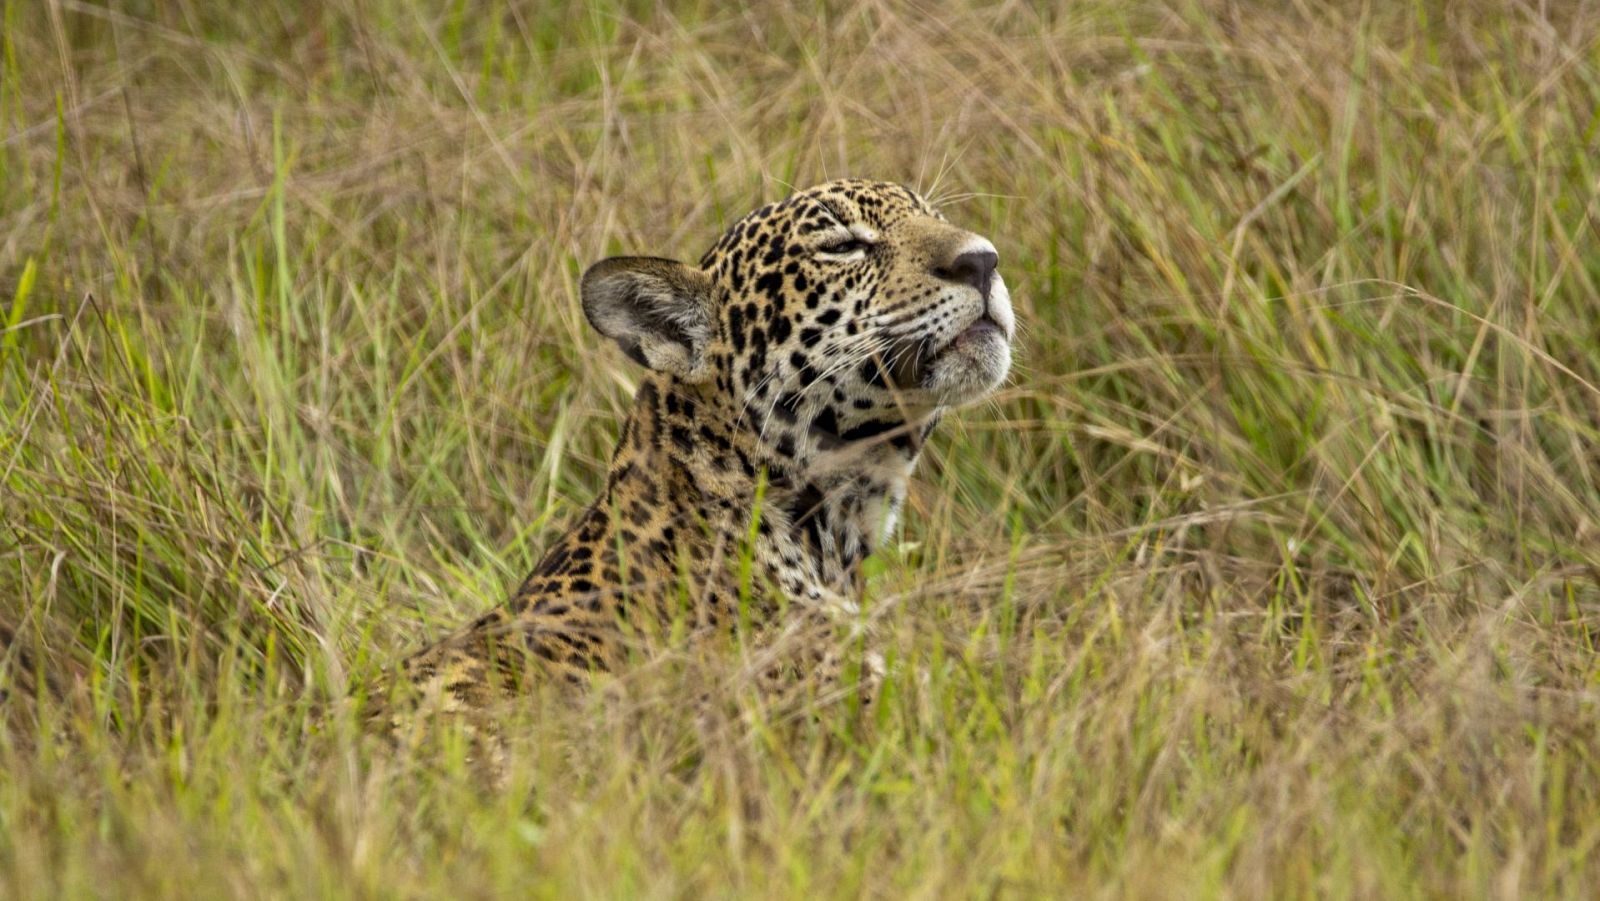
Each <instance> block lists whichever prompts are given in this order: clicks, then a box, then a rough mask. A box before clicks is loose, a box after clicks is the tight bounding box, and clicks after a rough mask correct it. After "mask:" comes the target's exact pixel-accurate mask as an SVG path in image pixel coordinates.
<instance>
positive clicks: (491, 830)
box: [0, 0, 1600, 897]
mask: <svg viewBox="0 0 1600 901" xmlns="http://www.w3.org/2000/svg"><path fill="white" fill-rule="evenodd" d="M436 6H439V7H443V9H439V8H436ZM4 23H5V27H4V36H3V39H0V44H3V47H0V49H3V51H4V59H3V61H0V62H3V70H0V122H3V129H4V137H3V140H0V224H3V227H0V638H3V639H4V649H3V650H0V688H3V689H4V691H5V695H6V696H5V700H4V701H3V702H0V703H3V704H4V711H3V714H4V715H3V717H0V719H3V721H4V724H5V725H4V729H3V730H0V894H6V895H11V896H17V897H25V896H42V895H56V894H60V895H69V896H80V895H118V896H122V895H126V896H167V895H188V896H211V895H215V894H217V893H224V894H229V895H241V896H279V895H282V896H305V895H313V894H316V895H339V896H342V895H358V896H367V895H370V896H385V897H387V896H391V895H428V894H439V895H459V896H486V895H505V894H524V893H533V894H538V895H548V896H557V895H559V896H567V895H570V894H572V893H580V894H584V895H592V896H605V897H615V896H632V895H648V896H682V895H694V896H697V895H701V894H715V895H740V896H764V895H768V894H773V895H784V896H811V895H813V894H819V893H820V894H826V895H858V894H873V895H890V896H898V895H903V894H910V895H919V896H937V897H945V896H952V895H954V896H961V895H979V894H982V895H993V894H1004V895H1032V894H1059V893H1061V892H1062V890H1063V889H1070V890H1071V891H1072V892H1073V893H1075V894H1076V893H1084V894H1090V893H1092V894H1106V895H1133V896H1157V897H1159V896H1180V897H1193V896H1246V897H1281V896H1301V895H1317V896H1345V897H1348V896H1354V897H1374V896H1382V897H1388V896H1404V895H1446V896H1457V895H1462V894H1467V895H1480V896H1519V895H1535V896H1572V897H1587V896H1590V895H1592V893H1593V891H1594V887H1595V885H1596V884H1597V883H1600V866H1597V865H1596V863H1595V861H1596V860H1600V663H1597V654H1596V644H1597V642H1600V291H1597V284H1596V283H1597V279H1600V247H1597V244H1596V240H1595V236H1594V222H1593V219H1594V216H1595V212H1596V209H1595V208H1596V199H1597V193H1596V192H1597V185H1600V171H1597V168H1596V166H1595V163H1594V161H1595V160H1596V159H1600V155H1597V154H1596V144H1597V140H1600V138H1597V132H1600V120H1597V119H1596V114H1595V111H1596V110H1597V109H1600V67H1597V64H1600V53H1597V46H1600V9H1596V8H1594V7H1593V6H1592V5H1591V4H1585V3H1571V4H1557V3H1551V4H1534V3H1520V2H1506V3H1497V2H1490V0H1469V2H1464V3H1450V4H1445V3H1431V2H1423V0H1419V2H1416V3H1410V4H1358V3H1330V4H1323V3H1309V2H1308V3H1268V2H1259V3H1245V2H1209V0H1192V2H1191V0H1169V2H1144V0H1138V2H1110V0H1103V2H1079V3H1073V4H1062V5H1061V8H1060V9H1055V8H1054V7H1048V8H1047V7H1046V6H1045V5H1042V4H1041V5H1039V6H1038V7H1037V8H1036V7H1035V6H1033V5H1028V4H1021V3H1013V2H1007V3H999V4H994V5H978V4H970V3H963V2H955V3H937V4H935V3H923V4H918V3H912V2H900V0H861V2H842V3H827V2H824V3H815V4H808V5H806V6H805V7H804V8H798V7H793V6H791V5H788V4H778V3H762V4H757V5H754V6H751V7H746V8H742V9H741V8H735V7H730V6H728V5H726V4H720V3H709V2H706V3H683V4H671V5H666V4H649V3H613V2H598V0H597V2H590V3H586V4H584V5H582V6H573V7H562V6H560V5H557V4H531V3H529V4H508V3H502V2H495V0H462V2H457V3H451V4H439V5H435V4H422V3H414V2H410V0H370V2H368V0H328V2H325V3H318V4H307V5H306V7H305V8H304V9H302V8H301V7H300V6H299V5H297V4H274V3H263V4H222V3H206V2H198V0H173V2H155V0H144V2H140V0H119V2H110V3H106V4H100V3H90V2H84V0H43V2H39V0H6V2H5V4H4ZM843 174H853V175H867V176H874V177H880V178H889V179H896V180H901V181H905V182H907V183H910V184H913V185H915V186H917V187H919V188H921V189H922V190H924V191H925V192H928V193H930V194H931V195H933V196H935V197H938V198H941V199H942V200H943V201H944V202H945V205H946V209H947V210H948V212H949V213H950V215H951V216H952V218H954V219H956V220H957V221H959V222H962V223H964V224H967V225H969V226H970V227H973V228H975V229H978V230H981V231H983V232H984V233H986V234H988V235H990V236H991V237H992V238H993V239H994V240H995V243H996V244H997V245H998V246H999V247H1000V250H1001V255H1002V265H1003V266H1004V267H1005V272H1006V277H1007V282H1008V284H1010V285H1012V286H1013V294H1014V297H1015V299H1016V302H1017V304H1018V314H1019V318H1020V320H1021V322H1022V323H1023V328H1024V331H1023V335H1022V342H1023V347H1022V352H1021V357H1020V363H1019V366H1018V368H1017V371H1016V374H1015V376H1014V377H1013V379H1012V380H1011V382H1010V384H1009V385H1008V387H1007V388H1006V390H1005V391H1004V392H1003V393H1002V394H1001V395H1000V396H999V397H998V398H997V399H996V400H995V402H994V403H991V404H985V405H983V406H980V407H978V408H975V409H972V410H968V411H965V412H964V413H962V414H960V415H959V416H957V417H955V418H954V419H953V420H952V421H950V423H949V424H948V425H947V426H946V427H944V428H943V429H942V431H941V433H940V434H939V436H938V437H937V438H936V440H935V441H934V443H933V445H932V447H931V448H930V452H929V454H928V456H927V458H926V459H925V463H924V466H923V468H922V471H921V479H920V480H919V483H918V485H917V487H916V489H915V494H914V497H913V498H912V505H911V509H910V511H909V513H908V516H907V520H908V522H907V524H906V526H905V530H904V535H903V536H902V539H903V540H902V542H901V543H900V544H899V545H898V547H897V548H896V549H895V552H894V553H891V554H885V555H882V556H881V557H880V558H878V559H875V560H874V561H872V569H873V573H874V575H873V579H872V584H871V590H870V602H871V603H870V615H872V616H875V617H877V618H878V619H879V620H880V622H881V624H882V626H883V634H884V641H885V647H886V649H887V650H888V651H889V653H890V654H891V656H892V657H893V658H894V659H896V660H897V661H898V662H899V663H900V664H901V666H900V667H899V669H898V670H897V673H898V675H896V676H895V677H893V678H891V680H890V682H889V684H888V685H887V686H886V688H885V692H884V695H883V696H882V697H880V698H879V701H878V703H877V704H875V705H873V707H872V708H871V709H870V710H867V711H863V710H861V709H860V708H859V706H858V705H857V704H856V703H855V699H854V698H853V697H843V698H829V697H818V698H813V699H811V700H810V701H808V702H807V703H805V704H788V705H781V704H780V705H774V704H771V703H769V702H768V701H766V700H764V699H763V698H761V697H758V696H755V695H754V694H752V693H751V692H749V691H748V690H747V689H745V688H744V687H743V685H744V683H743V682H742V681H741V674H742V673H743V672H745V669H746V667H747V666H748V665H749V661H748V660H746V659H744V657H742V656H741V654H740V653H738V652H736V651H728V652H726V653H722V654H710V653H701V654H688V653H683V654H673V655H668V656H667V657H665V658H663V659H662V660H660V661H658V662H656V663H654V664H651V665H648V666H644V667H641V668H640V669H639V670H638V671H637V672H632V673H629V674H627V675H624V676H622V677H620V678H618V679H617V680H615V684H614V685H613V689H614V690H610V691H607V692H604V693H597V694H596V695H595V696H594V697H590V698H585V699H580V700H575V701H574V700H569V699H562V698H559V697H554V696H552V697H535V698H532V699H530V701H529V703H528V704H527V705H526V708H525V709H519V710H518V711H515V712H514V714H512V716H514V718H515V720H516V722H517V723H519V724H523V725H525V726H526V728H525V729H521V730H520V734H521V736H522V737H521V739H519V742H520V744H519V751H520V753H519V756H518V763H517V766H516V768H515V772H513V773H512V777H511V785H510V787H509V788H508V789H506V790H505V791H502V792H496V793H485V792H483V791H482V790H481V788H480V786H479V785H478V783H477V782H475V781H474V779H473V778H472V776H471V774H470V772H469V770H468V769H467V768H466V767H463V766H462V765H461V762H460V751H461V748H460V745H459V743H452V742H451V741H449V740H448V738H449V737H448V736H447V740H446V742H445V745H446V747H445V748H443V749H441V750H439V751H438V753H436V754H433V755H429V756H427V757H417V758H408V757H402V758H393V757H389V756H386V755H382V754H374V753H372V751H371V749H369V748H366V747H364V746H363V745H362V744H361V743H360V742H359V741H357V740H356V735H355V730H354V728H353V726H352V725H351V723H349V722H348V721H347V720H348V717H345V716H343V715H342V713H341V711H345V710H347V709H348V705H347V704H345V701H346V700H347V699H348V697H349V692H350V690H351V687H352V686H354V687H356V688H358V689H359V686H361V685H362V684H364V682H365V680H367V679H369V678H371V677H372V676H373V675H374V674H375V673H376V672H377V671H378V670H379V669H380V668H381V667H383V666H384V665H386V664H387V663H389V662H391V661H393V660H394V659H395V658H396V657H397V656H399V655H400V654H402V653H404V652H405V651H406V650H407V649H409V648H413V647H416V646H418V645H419V644H420V643H421V642H422V641H424V640H425V639H426V638H427V637H428V636H430V635H433V634H437V633H438V632H439V631H440V630H442V629H443V628H445V627H447V626H449V625H451V624H454V623H456V622H459V621H460V620H462V619H463V618H464V617H466V616H468V615H469V614H470V613H472V612H474V611H477V610H479V609H481V608H483V607H485V606H487V605H488V604H490V603H493V602H496V601H497V600H499V599H500V598H501V597H502V596H503V594H504V592H505V591H506V590H507V589H508V588H509V587H510V586H511V585H512V584H514V582H515V581H516V580H517V579H518V577H519V576H521V575H522V574H523V572H524V571H525V570H526V569H527V568H528V567H529V566H530V565H531V563H532V561H533V559H534V558H535V557H536V556H537V554H538V551H539V549H540V548H541V547H542V546H543V544H544V543H545V542H546V541H547V540H548V539H549V538H550V537H551V536H553V535H555V534H557V533H558V532H559V531H560V530H561V529H562V528H563V527H564V525H565V524H566V523H567V522H568V521H569V519H570V516H571V514H572V513H573V512H574V511H575V510H576V509H577V508H578V507H579V506H581V505H582V504H583V503H585V502H586V501H587V499H588V498H589V497H590V496H591V495H592V493H593V492H594V491H595V489H596V487H597V485H598V483H599V480H600V478H601V475H602V473H603V466H604V461H605V459H606V457H607V455H608V453H609V448H610V443H611V441H612V440H613V438H614V435H615V432H616V429H617V426H618V423H619V421H620V418H621V416H622V413H623V411H624V410H625V409H626V405H627V403H628V397H629V393H630V391H631V388H632V386H633V384H634V381H635V379H636V378H637V376H636V373H635V372H634V371H633V370H631V369H630V367H629V365H628V364H627V363H626V361H625V360H623V359H622V358H621V357H620V356H619V355H616V354H613V353H611V352H610V351H603V350H601V344H600V341H599V340H598V339H597V337H596V336H594V335H593V334H591V333H590V332H589V331H587V329H586V327H585V326H584V325H583V324H582V319H581V316H580V315H579V313H578V310H577V305H576V303H575V281H576V276H577V274H578V273H579V272H581V271H582V268H583V267H584V266H585V265H586V264H588V263H590V262H593V261H594V260H596V259H598V258H600V257H602V256H605V255H608V254H612V253H625V252H632V253H655V254H663V255H676V256H679V257H685V258H692V257H694V256H696V255H697V254H698V253H699V252H700V251H701V250H702V249H703V248H704V247H705V246H707V245H708V243H709V242H710V241H711V239H712V238H713V237H714V236H715V235H716V234H717V233H719V232H720V230H721V229H722V228H723V227H724V226H726V225H727V224H729V223H730V222H731V221H732V220H733V219H734V218H735V217H737V216H738V215H739V214H741V213H742V212H744V211H745V210H747V209H748V208H750V207H752V206H754V205H755V204H757V203H758V202H760V201H763V200H768V199H773V198H776V197H779V196H782V195H783V194H785V193H786V192H787V190H788V189H789V186H791V185H804V184H809V183H811V182H815V181H819V180H822V179H824V178H826V177H831V176H836V175H843ZM707 686H710V687H711V688H710V692H711V699H710V703H709V704H702V703H700V702H699V700H698V699H699V698H700V696H701V695H702V694H704V693H705V691H706V687H707ZM691 701H692V703H691ZM687 709H693V710H695V713H694V714H693V715H688V714H686V713H685V710H687ZM330 711H331V714H330ZM324 717H328V718H327V719H325V720H324V719H323V718H324ZM318 723H321V724H322V725H321V726H320V727H318V726H317V725H316V724H318Z"/></svg>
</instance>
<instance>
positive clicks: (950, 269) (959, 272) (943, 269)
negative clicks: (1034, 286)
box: [933, 242, 1000, 299]
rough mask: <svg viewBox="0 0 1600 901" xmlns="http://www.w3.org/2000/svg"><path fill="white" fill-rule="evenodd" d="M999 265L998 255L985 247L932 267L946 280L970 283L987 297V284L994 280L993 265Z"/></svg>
mask: <svg viewBox="0 0 1600 901" xmlns="http://www.w3.org/2000/svg"><path fill="white" fill-rule="evenodd" d="M985 243H987V242H985ZM999 265H1000V255H999V254H998V253H995V252H994V250H993V249H991V248H987V247H986V248H983V249H981V250H968V251H966V252H964V253H961V254H958V255H957V256H956V258H955V259H953V260H951V261H949V262H948V263H946V264H944V265H943V266H935V267H933V274H934V275H937V276H938V277H940V278H942V279H945V280H946V281H952V282H958V283H960V284H963V285H971V286H972V287H974V288H976V289H978V293H979V294H982V295H983V296H984V298H985V299H987V298H988V296H989V285H990V284H992V283H993V282H994V270H995V267H996V266H999Z"/></svg>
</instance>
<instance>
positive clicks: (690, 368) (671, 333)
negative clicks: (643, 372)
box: [579, 257, 713, 382]
mask: <svg viewBox="0 0 1600 901" xmlns="http://www.w3.org/2000/svg"><path fill="white" fill-rule="evenodd" d="M579 293H580V294H581V295H582V298H583V314H584V315H585V316H587V317H588V319H589V324H590V325H592V326H594V327H595V329H596V330H597V331H598V332H600V334H602V335H605V336H606V337H608V338H610V339H611V340H613V341H615V342H617V345H618V346H619V347H621V348H622V350H623V352H624V353H626V354H627V355H628V356H630V357H632V358H633V359H635V360H637V361H638V362H640V363H642V364H644V365H645V366H648V367H650V368H651V369H654V370H655V371H657V372H665V373H670V374H672V375H676V376H678V377H679V378H682V379H685V380H687V381H690V382H698V381H701V380H703V379H705V378H706V377H707V375H708V374H709V373H708V372H707V368H706V365H705V350H706V345H707V344H708V343H709V342H710V341H711V332H712V321H713V313H712V308H711V277H710V276H709V275H706V274H705V273H704V272H702V271H701V270H699V269H697V268H695V267H693V266H686V265H684V264H683V263H680V262H678V261H676V260H663V259H660V258H658V257H612V258H611V259H609V260H602V261H600V262H598V263H596V264H594V265H593V266H590V267H589V271H587V272H585V273H584V274H583V282H582V284H581V286H580V287H579Z"/></svg>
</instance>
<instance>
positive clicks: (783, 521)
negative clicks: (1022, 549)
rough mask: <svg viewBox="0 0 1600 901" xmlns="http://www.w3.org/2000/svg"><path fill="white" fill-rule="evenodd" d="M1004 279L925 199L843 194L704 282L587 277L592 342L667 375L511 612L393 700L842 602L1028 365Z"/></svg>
mask: <svg viewBox="0 0 1600 901" xmlns="http://www.w3.org/2000/svg"><path fill="white" fill-rule="evenodd" d="M997 263H998V257H997V255H996V253H995V250H994V248H993V246H992V245H991V244H990V243H989V242H988V241H987V240H985V239H983V238H981V237H979V236H977V235H974V234H972V233H970V232H967V231H963V230H962V229H960V228H957V227H955V226H953V225H951V224H950V223H949V222H948V221H946V219H945V218H944V217H943V216H942V215H940V213H939V212H938V211H937V210H935V209H934V208H933V207H932V206H930V205H929V204H928V203H927V202H926V201H925V200H923V199H922V198H921V197H919V196H918V195H917V194H915V193H914V192H912V191H910V190H908V189H907V188H904V187H902V186H900V185H896V184H889V183H883V182H870V181H855V180H849V181H834V182H829V183H827V184H823V185H820V186H817V187H814V188H811V189H809V190H806V191H801V192H799V193H796V194H794V195H793V196H791V197H789V198H788V199H786V200H783V201H781V202H779V203H774V204H771V205H768V206H765V207H762V208H761V209H758V210H756V211H755V212H753V213H750V214H749V215H747V216H745V217H744V218H742V219H740V220H739V221H738V222H737V223H735V224H734V226H733V227H732V228H730V229H729V230H728V231H727V232H726V233H725V234H724V235H723V236H722V237H721V238H720V239H719V240H718V241H717V242H716V244H715V245H714V246H713V247H712V248H711V250H710V251H709V252H707V253H706V254H705V256H704V257H702V258H701V259H700V261H699V264H698V265H687V264H684V263H679V262H675V261H672V260H664V259H656V258H649V257H620V258H614V259H609V260H605V261H603V262H600V263H598V264H596V265H595V266H593V267H592V268H590V269H589V270H588V272H586V273H585V274H584V277H583V280H582V286H581V294H582V302H583V308H584V312H585V314H586V315H587V317H588V320H589V322H590V323H591V324H592V325H593V326H594V327H595V328H596V329H597V330H599V331H600V332H601V333H602V334H604V335H606V336H607V337H609V338H611V339H612V340H613V341H615V342H616V344H617V345H618V346H619V347H621V349H622V351H623V352H624V353H625V354H627V355H628V356H629V357H631V358H632V359H634V360H635V361H637V362H638V363H640V364H642V365H643V366H645V367H647V369H648V370H649V374H648V375H647V377H646V378H645V380H644V381H643V383H642V384H641V386H640V388H639V390H638V393H637V396H636V397H635V399H634V405H633V411H632V413H631V415H630V416H629V417H628V420H627V422H626V424H625V425H624V427H623V430H622V435H621V438H620V440H619V441H618V444H617V449H616V453H615V456H614V457H613V459H612V462H611V467H610V471H609V474H608V476H607V478H606V484H605V488H604V490H603V491H602V492H601V493H600V496H599V497H598V498H597V499H596V500H595V502H594V503H593V504H592V505H591V506H590V507H589V508H588V509H587V510H585V511H584V512H583V514H582V515H581V516H579V517H578V519H577V521H576V522H575V523H574V524H573V525H572V527H571V528H570V529H569V530H568V531H567V532H566V534H565V535H563V536H562V537H561V538H560V539H559V540H557V541H556V542H555V544H554V545H552V546H551V547H550V549H549V550H548V551H547V552H546V554H545V556H544V558H543V559H542V560H541V561H540V562H539V564H538V566H537V567H535V569H534V571H533V573H532V574H531V575H530V576H528V578H527V580H526V581H524V582H523V583H522V585H521V587H519V588H518V589H517V590H516V592H515V593H514V594H513V595H512V596H511V598H510V600H508V601H507V602H506V603H504V604H502V605H500V606H498V607H495V608H494V609H492V610H490V611H488V612H487V613H485V614H483V615H482V616H480V617H479V618H478V619H476V620H474V621H473V622H472V623H470V624H469V625H467V626H466V627H465V628H463V629H461V630H459V631H457V632H456V633H454V634H452V635H450V636H448V637H446V638H444V639H443V640H441V641H439V642H437V643H435V644H433V645H432V646H430V647H428V648H427V649H425V650H423V651H421V652H419V653H417V654H415V655H413V656H411V657H410V658H408V659H406V660H405V661H404V663H403V664H402V665H401V666H400V668H399V672H398V678H399V680H400V681H401V682H403V683H406V684H409V685H410V686H413V687H415V688H416V689H417V690H418V691H419V692H420V694H421V695H422V696H424V697H425V698H427V699H429V700H430V701H431V704H432V706H433V707H434V708H436V709H442V710H446V711H482V710H483V709H485V708H486V707H488V706H489V705H490V704H491V703H492V702H493V701H494V700H496V699H498V698H501V697H504V696H506V695H508V694H514V693H515V692H516V691H518V689H519V688H520V687H521V686H523V685H525V684H527V682H526V680H527V679H528V678H530V677H532V678H552V679H557V680H564V681H568V682H572V683H575V684H582V683H584V682H585V681H586V679H587V677H588V675H589V674H590V673H592V672H594V671H599V670H608V671H614V670H616V669H618V668H619V667H622V666H623V665H624V664H625V663H626V661H627V659H628V658H629V656H630V654H631V653H632V651H633V649H634V648H636V647H648V646H649V644H650V641H649V639H650V638H651V637H652V636H658V635H660V634H663V633H664V631H665V630H667V629H669V628H674V627H676V628H680V629H685V628H686V629H687V630H688V631H690V632H694V631H711V632H714V631H717V630H727V629H728V628H729V627H730V626H731V625H732V624H733V623H734V622H735V621H736V620H737V618H738V617H739V616H740V605H741V598H743V599H744V604H745V607H744V610H745V612H746V615H748V616H750V617H752V618H754V619H759V620H772V619H774V618H775V617H776V616H777V615H778V612H779V610H780V609H785V610H789V609H794V608H799V609H800V610H802V611H804V610H814V609H819V608H822V607H826V606H828V605H830V604H837V603H840V602H848V599H849V598H851V597H853V596H854V595H855V594H856V592H857V590H858V587H859V585H858V582H859V579H860V563H861V561H862V559H863V558H864V557H866V556H867V555H868V554H870V553H871V552H872V551H873V549H874V548H875V547H876V546H877V545H878V543H879V542H880V541H881V540H882V539H883V538H884V537H885V536H886V535H887V534H888V533H889V531H890V530H891V529H892V528H893V526H894V523H895V519H896V517H897V515H898V513H899V510H900V506H901V502H902V500H903V498H904V497H905V490H906V481H907V479H908V477H909V476H910V474H911V471H912V468H913V466H914V465H915V463H916V461H917V456H918V454H919V452H920V451H921V449H922V445H923V442H924V441H925V440H926V439H927V436H928V433H929V431H930V430H931V429H932V428H933V426H934V424H935V423H936V422H937V421H938V419H939V416H940V414H941V413H942V412H943V411H944V410H945V409H946V408H948V407H951V406H956V405H960V404H963V403H966V402H970V401H972V400H975V399H977V398H979V397H982V396H984V395H986V394H988V393H989V392H990V391H992V390H993V389H994V388H995V387H996V386H997V385H998V384H999V383H1000V382H1001V381H1002V380H1003V379H1004V378H1005V375H1006V373H1007V371H1008V369H1009V367H1010V362H1011V351H1010V346H1011V339H1012V336H1013V331H1014V325H1013V318H1012V312H1011V304H1010V299H1009V295H1008V293H1007V291H1006V286H1005V282H1004V280H1003V279H1002V278H1001V277H1000V275H999V273H998V272H997V271H996V265H997ZM758 499H759V503H758ZM752 539H753V540H752ZM741 563H743V564H744V565H742V566H741V565H740V564H741ZM383 716H384V718H385V719H386V720H388V721H390V722H391V724H392V725H393V726H394V727H396V728H398V727H400V726H403V725H404V724H405V723H406V722H407V721H408V719H414V718H411V717H409V716H408V715H404V714H395V713H392V712H388V713H385V714H383Z"/></svg>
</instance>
